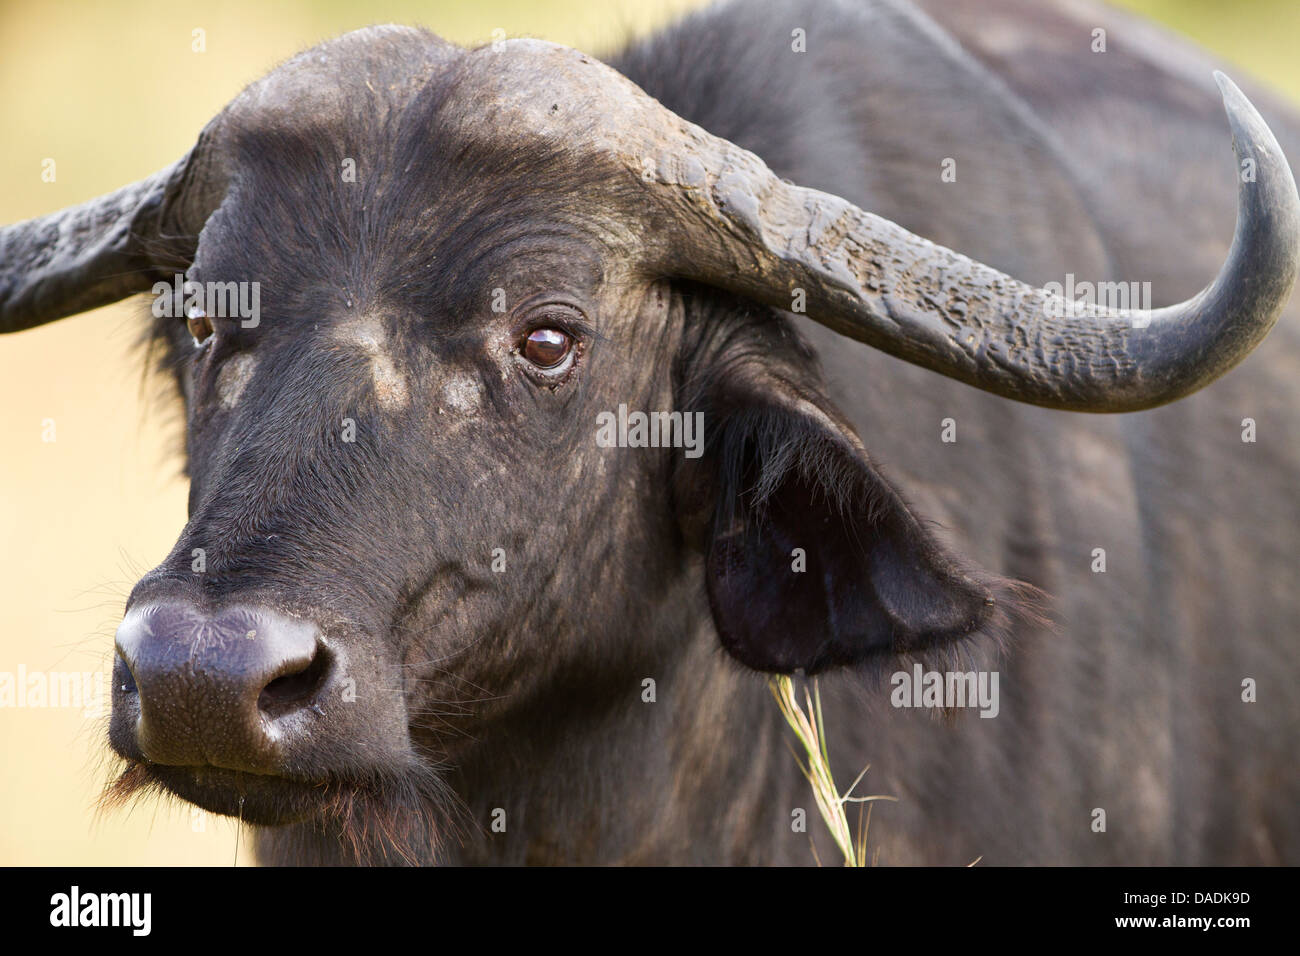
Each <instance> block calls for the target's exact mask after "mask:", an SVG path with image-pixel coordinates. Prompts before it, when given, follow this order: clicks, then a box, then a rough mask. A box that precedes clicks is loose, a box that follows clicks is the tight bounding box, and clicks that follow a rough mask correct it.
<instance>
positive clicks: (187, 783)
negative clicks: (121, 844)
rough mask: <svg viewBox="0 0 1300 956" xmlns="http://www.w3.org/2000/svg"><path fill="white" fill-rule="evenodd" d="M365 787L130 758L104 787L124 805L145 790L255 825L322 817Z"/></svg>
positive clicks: (107, 797) (109, 796)
mask: <svg viewBox="0 0 1300 956" xmlns="http://www.w3.org/2000/svg"><path fill="white" fill-rule="evenodd" d="M364 790H365V787H364V786H362V785H356V784H351V783H347V782H344V781H341V780H318V781H316V780H303V779H295V778H292V777H284V776H273V775H269V774H257V773H249V772H248V771H243V770H229V769H226V768H224V767H211V766H201V767H176V766H168V765H165V764H156V763H149V762H148V761H142V760H128V764H127V767H126V769H125V770H124V771H123V772H122V774H121V775H120V776H118V778H117V779H116V780H115V781H114V782H113V783H112V784H110V785H109V787H108V789H107V790H106V791H105V794H104V799H105V802H106V803H108V804H112V805H117V804H124V803H126V802H127V801H129V800H132V799H134V798H136V797H138V796H141V795H143V794H144V793H165V794H169V795H172V796H176V797H180V798H181V799H182V800H185V801H187V802H189V803H192V804H194V805H195V806H198V807H201V808H202V809H204V810H207V811H208V812H210V813H217V814H220V815H222V816H228V817H234V818H236V819H238V820H242V821H244V822H246V823H251V824H255V825H258V826H284V825H286V824H291V823H302V822H305V821H311V820H319V821H325V820H327V819H329V818H330V817H332V816H335V815H337V814H338V813H339V811H340V809H341V808H342V805H343V804H346V803H351V802H353V801H354V800H356V799H357V798H358V797H363V796H364Z"/></svg>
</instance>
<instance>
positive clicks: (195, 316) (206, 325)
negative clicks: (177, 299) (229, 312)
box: [185, 308, 212, 345]
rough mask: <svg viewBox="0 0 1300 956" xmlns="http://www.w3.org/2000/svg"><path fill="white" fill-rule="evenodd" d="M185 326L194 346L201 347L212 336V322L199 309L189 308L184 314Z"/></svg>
mask: <svg viewBox="0 0 1300 956" xmlns="http://www.w3.org/2000/svg"><path fill="white" fill-rule="evenodd" d="M185 326H186V328H188V329H189V330H190V335H191V336H193V338H194V344H195V345H202V344H203V343H204V342H206V341H207V339H208V336H210V335H211V334H212V322H211V321H210V320H209V319H208V314H207V313H206V312H204V311H203V310H202V309H200V308H191V309H189V310H188V311H187V312H186V313H185Z"/></svg>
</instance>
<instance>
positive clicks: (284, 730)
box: [113, 603, 330, 773]
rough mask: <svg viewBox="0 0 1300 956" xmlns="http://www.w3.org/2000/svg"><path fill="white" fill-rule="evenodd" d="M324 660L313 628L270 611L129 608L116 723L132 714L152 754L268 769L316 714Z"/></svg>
mask: <svg viewBox="0 0 1300 956" xmlns="http://www.w3.org/2000/svg"><path fill="white" fill-rule="evenodd" d="M329 666H330V664H329V652H328V651H327V650H326V649H325V647H324V646H323V644H322V643H321V638H320V633H319V632H318V630H317V628H316V627H315V626H314V625H312V624H310V623H308V622H306V621H302V620H297V619H294V618H290V617H286V616H284V615H282V614H278V613H276V612H274V611H270V610H266V609H262V608H247V607H233V608H226V609H224V610H221V611H218V612H216V613H213V614H211V615H209V614H205V613H204V612H202V611H201V610H200V609H199V608H197V607H195V606H193V605H189V604H183V603H174V604H154V605H150V606H147V607H143V608H134V609H132V610H131V611H130V612H128V614H127V615H126V617H125V618H124V619H123V621H122V624H121V626H120V627H119V628H118V629H117V660H116V662H115V663H114V680H113V717H114V723H118V722H119V721H122V722H123V723H124V724H125V723H128V722H130V721H131V720H132V718H134V724H135V743H136V747H137V749H138V751H139V753H140V755H141V756H143V757H144V758H145V759H147V760H150V761H152V762H154V763H159V764H172V765H177V766H200V765H210V766H217V767H226V768H229V769H233V770H248V771H252V772H254V773H274V772H276V770H277V769H279V767H280V766H281V764H282V754H281V750H282V745H283V743H284V741H285V740H286V738H293V737H295V736H300V735H302V734H303V733H305V732H306V731H307V727H306V726H305V725H306V724H307V723H308V722H310V721H311V720H312V719H313V717H314V716H315V715H316V714H319V712H320V711H319V705H318V703H317V698H318V697H319V695H320V692H321V689H322V687H323V685H324V683H325V680H326V678H327V675H328V671H329ZM123 729H126V728H125V726H124V727H123Z"/></svg>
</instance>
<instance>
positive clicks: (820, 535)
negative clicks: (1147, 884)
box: [0, 0, 1300, 864]
mask: <svg viewBox="0 0 1300 956" xmlns="http://www.w3.org/2000/svg"><path fill="white" fill-rule="evenodd" d="M1099 31H1101V32H1099ZM1099 37H1101V38H1103V42H1101V43H1100V44H1099V43H1098V38H1099ZM1216 80H1217V86H1216ZM1248 92H1249V95H1250V100H1253V102H1254V103H1256V104H1258V106H1259V108H1260V112H1262V113H1263V114H1264V115H1266V116H1267V117H1268V118H1269V121H1270V122H1271V123H1272V125H1273V130H1275V131H1276V139H1275V138H1274V134H1273V133H1271V132H1270V130H1269V127H1268V126H1266V125H1265V122H1264V120H1263V119H1261V115H1260V112H1256V109H1255V107H1253V106H1252V105H1251V101H1250V100H1248V99H1247V96H1246V95H1245V94H1243V93H1242V92H1241V90H1239V89H1238V88H1237V87H1236V86H1235V85H1234V84H1233V83H1232V82H1231V81H1230V80H1228V79H1227V78H1226V77H1224V76H1222V75H1221V74H1216V73H1215V69H1214V64H1213V63H1211V62H1210V61H1209V60H1208V59H1207V58H1206V57H1204V56H1203V55H1202V54H1201V53H1199V52H1197V51H1196V50H1194V49H1192V48H1190V47H1189V46H1187V45H1186V44H1185V43H1183V42H1182V41H1179V40H1177V39H1175V38H1173V37H1171V36H1169V35H1166V34H1165V33H1163V32H1160V31H1159V30H1157V29H1155V28H1153V27H1151V26H1148V25H1145V24H1143V23H1141V22H1139V21H1136V20H1134V19H1132V18H1130V17H1129V16H1127V15H1124V14H1121V13H1118V12H1115V11H1111V10H1108V9H1102V8H1094V7H1092V6H1089V5H1085V4H1082V3H1059V4H1045V3H1040V2H1039V0H995V2H987V3H985V2H980V3H975V2H973V0H972V2H969V3H948V2H942V0H920V2H919V3H918V4H913V5H909V4H906V3H903V2H902V0H863V2H856V3H851V2H832V0H807V2H790V0H782V2H766V0H764V2H758V3H739V2H737V3H727V4H723V5H721V6H717V7H714V8H711V9H707V10H704V11H701V12H698V13H696V14H694V15H691V16H689V17H687V18H686V19H685V20H683V21H681V22H680V23H678V24H676V25H675V26H672V27H670V28H668V29H666V30H664V31H662V32H660V33H658V34H657V35H654V36H652V37H650V38H648V39H644V40H639V41H636V42H633V43H632V44H631V45H630V46H628V47H627V48H626V49H623V50H621V51H619V52H617V53H615V54H614V55H613V56H611V57H608V58H607V59H606V62H604V63H602V62H601V61H598V60H597V59H595V58H593V57H591V56H587V55H585V54H583V53H580V52H578V51H576V50H572V49H567V48H564V47H560V46H556V45H554V44H551V43H546V42H542V41H538V40H530V39H512V40H506V41H499V42H494V43H490V44H487V45H484V46H481V47H479V48H476V49H464V48H461V47H458V46H454V45H452V44H450V43H447V42H444V41H442V40H440V39H439V38H438V37H436V36H434V35H433V34H431V33H428V32H424V31H422V30H418V29H410V28H403V27H373V28H369V29H365V30H360V31H357V32H355V33H350V34H348V35H346V36H343V37H341V38H339V39H337V40H334V41H332V42H328V43H324V44H322V45H320V46H318V47H315V48H314V49H311V50H309V51H307V52H305V53H302V54H300V55H299V56H297V57H295V58H293V59H292V60H289V61H288V62H286V63H285V64H283V65H282V66H280V67H278V68H276V69H275V70H274V71H272V72H271V73H270V74H268V75H267V76H266V77H265V78H263V79H261V80H259V81H258V82H256V83H254V84H252V85H251V86H250V87H248V88H247V89H246V90H245V91H244V92H243V93H242V94H241V95H240V96H238V97H237V98H236V99H235V100H234V101H232V102H231V103H230V104H229V106H227V107H226V108H225V109H224V110H223V111H222V112H221V113H220V114H219V115H218V116H217V117H216V118H215V119H213V120H212V122H211V123H209V124H208V126H207V127H206V128H205V129H204V130H203V132H202V134H201V136H200V137H199V139H198V142H197V143H196V144H195V145H194V147H193V149H192V150H191V151H190V152H189V153H188V154H187V155H186V156H185V157H183V158H182V159H180V160H179V161H178V162H177V163H176V164H175V165H173V166H171V167H169V168H167V169H164V170H162V171H161V172H159V173H157V174H155V175H153V176H151V177H149V178H147V179H144V180H142V181H141V182H139V183H136V184H135V185H131V186H127V187H124V188H122V189H120V190H118V191H117V192H115V193H113V194H111V195H108V196H104V197H102V198H99V199H96V200H93V201H91V202H88V203H86V204H84V205H81V206H78V207H76V208H73V209H68V210H65V211H62V212H55V213H51V214H49V215H47V216H44V217H42V218H38V219H35V220H31V221H28V222H23V223H18V224H16V225H10V226H7V227H5V228H4V229H3V230H0V331H6V332H12V331H17V330H21V329H27V328H31V327H33V326H37V325H40V324H42V323H45V322H49V321H52V320H55V319H58V318H60V317H62V316H67V315H70V314H73V313H76V312H80V311H83V310H86V309H90V308H94V307H96V306H100V305H103V304H105V303H108V302H112V301H115V300H117V299H121V298H123V297H126V296H128V295H131V294H136V293H151V294H152V295H151V298H150V300H149V302H150V306H149V308H150V312H151V315H152V317H151V319H150V320H149V326H150V333H149V334H150V335H151V336H152V337H153V339H154V341H155V344H157V345H158V346H159V348H160V349H161V351H162V352H164V353H165V359H164V365H165V366H166V368H167V369H168V370H169V371H170V373H171V374H174V376H175V379H176V382H177V384H178V386H179V391H180V393H181V394H182V395H183V398H184V402H185V408H186V420H187V431H186V435H187V462H188V463H187V473H188V475H189V478H190V482H191V485H190V497H189V520H188V522H187V524H186V525H185V527H184V529H183V530H182V531H181V533H180V537H179V538H178V540H177V542H176V545H175V547H174V549H173V550H172V552H171V553H170V554H169V555H167V556H166V557H165V558H164V559H163V560H162V561H161V563H159V564H158V565H157V567H156V568H154V569H153V570H152V571H150V572H149V573H148V574H147V575H145V576H144V577H143V578H142V579H141V580H140V581H139V583H138V584H137V585H136V587H135V588H134V590H133V592H132V593H131V596H130V599H129V601H128V603H127V607H126V612H125V618H124V620H123V621H122V623H121V627H120V628H119V630H118V633H117V642H116V647H117V656H116V659H115V664H114V672H113V702H112V719H111V726H110V730H109V738H110V742H111V746H112V748H113V750H114V751H115V752H116V753H117V754H118V755H120V756H121V758H123V760H124V761H125V767H124V769H123V771H122V774H121V776H120V778H118V779H117V782H116V783H115V784H114V786H113V788H112V796H115V797H117V798H120V799H127V798H129V797H131V796H132V795H134V794H138V793H140V792H142V791H148V790H151V789H159V790H163V791H166V792H169V793H171V794H175V795H178V796H179V797H181V798H183V799H185V800H188V801H192V802H193V803H195V804H198V805H200V806H202V807H205V808H207V809H209V810H211V811H215V812H217V813H224V814H230V815H238V816H241V817H242V818H243V819H244V820H246V821H249V822H251V823H252V824H255V825H256V826H257V828H258V829H257V832H258V837H257V843H258V852H259V857H260V859H261V860H262V861H263V862H266V863H346V862H394V863H398V862H419V863H427V862H447V863H457V862H460V863H481V862H498V863H562V862H574V863H577V862H623V863H769V862H779V863H811V862H812V861H813V860H814V856H813V852H812V849H811V848H810V846H809V839H810V836H811V837H812V838H813V839H814V840H815V841H816V842H817V858H819V859H820V860H822V861H827V860H831V859H834V850H833V847H832V846H831V845H830V844H829V843H828V842H827V841H826V838H825V836H824V835H821V834H820V832H819V826H818V825H817V824H816V818H815V811H813V810H812V808H813V803H812V797H811V793H810V791H809V789H808V785H807V783H806V781H805V780H804V779H803V777H802V776H801V774H800V770H799V767H798V765H797V764H796V761H795V760H794V759H792V757H791V755H790V753H789V752H788V750H787V747H786V742H787V740H788V739H789V730H788V728H786V727H785V725H784V723H783V721H782V717H781V714H780V713H779V711H778V710H777V708H776V707H775V706H774V704H773V701H772V700H771V697H770V695H769V691H768V687H767V675H768V674H771V673H779V674H791V673H796V672H800V671H802V673H803V674H805V675H814V674H818V673H821V672H827V676H826V677H825V678H824V680H823V683H824V689H825V696H826V703H825V725H826V728H827V733H828V734H829V736H830V742H831V748H832V751H831V759H832V764H833V765H834V766H835V767H836V768H837V769H838V770H839V771H840V773H841V774H842V775H843V774H847V775H848V776H850V777H851V775H852V774H853V773H856V772H857V770H858V769H860V768H861V767H862V766H864V765H865V764H867V763H869V764H870V770H869V771H868V773H867V776H866V778H865V779H866V780H867V781H868V783H867V784H866V787H867V788H869V791H870V792H871V793H874V794H881V795H888V796H891V797H894V798H896V799H897V802H896V803H887V804H881V805H879V807H878V808H877V810H876V812H875V814H874V818H873V820H872V822H871V826H870V830H869V832H868V838H869V845H870V849H871V852H872V854H873V856H874V858H875V859H877V860H878V861H879V862H881V863H918V862H919V863H943V864H966V863H970V862H971V861H973V860H975V859H977V858H982V859H983V860H984V861H986V862H991V863H1008V862H1014V863H1069V862H1076V863H1169V864H1192V863H1216V864H1219V863H1243V862H1265V863H1280V862H1289V863H1296V862H1300V815H1297V813H1296V807H1297V805H1298V803H1300V772H1298V771H1297V761H1296V750H1297V745H1298V744H1300V695H1297V694H1295V693H1293V692H1292V690H1291V688H1289V687H1288V686H1287V682H1288V681H1291V680H1294V679H1295V677H1296V675H1297V674H1298V673H1300V641H1297V640H1296V634H1295V631H1296V622H1297V621H1298V620H1300V588H1297V587H1296V586H1295V579H1296V568H1297V567H1300V534H1297V530H1296V529H1297V526H1300V494H1298V493H1297V476H1300V414H1298V413H1297V409H1300V317H1298V316H1297V315H1296V314H1295V312H1296V308H1295V307H1294V306H1288V305H1287V302H1288V298H1289V294H1290V291H1291V287H1292V284H1293V281H1294V279H1295V275H1296V270H1297V261H1298V257H1300V200H1298V199H1297V195H1296V187H1295V183H1294V181H1293V179H1292V176H1291V172H1290V170H1289V168H1288V166H1287V162H1286V160H1285V158H1284V155H1283V154H1284V152H1287V153H1290V154H1292V155H1296V154H1300V118H1297V115H1296V114H1295V113H1294V112H1293V111H1292V110H1290V109H1289V108H1288V107H1286V106H1285V105H1283V104H1281V103H1280V102H1278V101H1277V100H1275V99H1273V98H1271V97H1269V96H1268V95H1267V94H1265V93H1263V92H1262V91H1257V90H1254V89H1253V88H1251V89H1249V90H1248ZM1225 109H1226V119H1225V113H1224V110H1225ZM1279 143H1280V144H1281V145H1280V146H1279ZM1230 144H1231V147H1232V149H1230V148H1229V146H1230ZM1233 149H1235V155H1234V152H1233ZM1234 200H1235V206H1234ZM1234 209H1235V215H1236V232H1235V235H1234V233H1233V228H1232V223H1233V215H1234ZM953 250H956V251H953ZM968 257H969V258H968ZM1216 273H1217V275H1216ZM1103 289H1104V290H1106V296H1100V297H1099V296H1098V295H1097V293H1099V292H1101V291H1102V290H1103ZM1067 290H1068V291H1067ZM1085 290H1086V291H1085ZM1130 290H1131V291H1134V292H1135V299H1134V301H1129V302H1122V303H1116V302H1114V301H1100V299H1102V298H1109V297H1110V296H1111V294H1112V293H1116V292H1126V293H1127V292H1128V291H1130ZM1148 299H1149V301H1148ZM1279 318H1281V321H1280V323H1278V328H1277V329H1276V331H1274V332H1273V334H1272V335H1271V336H1269V337H1268V339H1267V340H1266V341H1264V337H1265V335H1266V334H1267V333H1268V332H1269V330H1270V328H1271V327H1272V326H1273V325H1274V323H1275V322H1277V321H1278V320H1279ZM1261 343H1262V344H1261ZM1257 346H1258V349H1257V352H1256V354H1255V355H1253V356H1250V357H1249V358H1247V356H1248V354H1249V353H1250V352H1251V351H1252V350H1253V349H1256V347H1257ZM1238 363H1240V364H1241V367H1240V369H1238V370H1236V371H1234V372H1232V374H1230V375H1226V376H1225V377H1223V378H1222V379H1221V380H1218V381H1216V380H1217V379H1220V376H1224V373H1226V372H1228V371H1229V370H1230V369H1232V368H1233V367H1234V366H1236V365H1238ZM936 373H937V374H936ZM1211 383H1213V384H1212V385H1211ZM1205 386H1210V387H1208V388H1205ZM1202 388H1204V391H1200V392H1199V393H1198V394H1196V395H1194V396H1192V397H1190V398H1187V399H1186V400H1183V401H1175V400H1178V399H1182V398H1183V397H1184V396H1188V395H1191V393H1193V392H1198V390H1200V389H1202ZM1169 403H1174V404H1169ZM1079 412H1108V413H1118V412H1124V413H1133V414H1123V415H1113V414H1112V415H1081V414H1075V413H1079ZM931 671H933V672H934V673H936V674H939V675H940V678H941V679H944V680H946V679H947V677H946V676H945V675H949V674H967V673H969V674H971V675H973V676H975V677H977V678H979V682H978V686H979V687H980V688H981V692H982V693H983V692H984V691H988V690H990V688H991V689H992V691H995V692H996V698H997V699H996V700H995V701H984V702H983V703H984V704H986V705H987V706H984V707H983V708H982V709H981V710H980V711H979V712H976V713H971V712H969V711H962V710H961V708H960V707H959V706H956V705H955V704H954V701H953V700H952V699H950V698H949V697H947V696H943V697H942V699H941V700H937V701H929V702H927V701H925V700H917V699H915V697H914V696H913V693H912V692H913V690H918V691H919V690H922V689H923V687H924V686H927V685H928V680H929V679H928V676H927V675H928V674H929V673H930V672H931ZM993 677H996V682H994V681H993V680H992V678H993ZM976 686H977V683H976V682H972V684H971V687H972V688H974V687H976ZM972 692H974V691H973V690H972ZM900 693H901V694H902V697H904V698H907V700H900V697H899V695H900ZM919 696H922V697H924V692H923V693H922V694H921V695H919ZM907 702H910V703H912V704H918V703H921V704H925V706H919V707H917V706H909V707H905V706H897V705H898V704H900V703H907ZM940 704H941V705H942V706H938V705H940ZM943 715H946V717H944V716H943ZM982 715H983V716H988V717H990V718H991V719H983V717H982ZM936 716H938V717H939V718H940V719H936ZM842 782H844V781H842ZM861 792H866V791H861ZM804 811H810V812H811V813H812V814H813V821H812V822H809V823H808V827H807V829H808V832H803V827H802V826H800V825H799V820H800V819H801V817H800V814H801V813H802V812H804Z"/></svg>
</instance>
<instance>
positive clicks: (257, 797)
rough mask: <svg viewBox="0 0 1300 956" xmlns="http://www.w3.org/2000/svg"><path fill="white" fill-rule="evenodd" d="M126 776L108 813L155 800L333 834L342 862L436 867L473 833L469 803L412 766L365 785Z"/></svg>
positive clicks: (188, 774)
mask: <svg viewBox="0 0 1300 956" xmlns="http://www.w3.org/2000/svg"><path fill="white" fill-rule="evenodd" d="M119 756H122V757H123V759H124V760H125V761H126V766H125V769H124V770H123V771H122V773H121V774H120V775H119V776H118V777H117V779H116V780H114V781H113V782H112V783H111V784H109V786H108V787H107V788H106V789H105V791H104V793H103V795H102V796H101V798H100V804H101V807H103V808H104V809H113V808H117V807H122V806H125V805H126V804H128V803H130V802H132V801H133V800H134V799H136V798H137V797H141V796H144V795H146V794H155V795H162V796H169V797H179V798H181V799H182V800H185V801H188V802H189V803H192V804H194V805H195V806H198V807H200V808H202V809H204V810H207V811H208V812H210V813H217V814H221V815H222V816H228V817H233V818H235V819H237V820H240V821H241V822H244V823H248V824H250V825H253V826H258V827H283V826H290V825H300V826H307V827H309V828H310V829H311V830H313V831H316V832H319V833H322V834H328V835H329V837H330V839H331V841H332V842H333V843H335V844H336V845H338V846H339V847H340V848H341V849H342V857H341V859H342V860H348V861H351V862H353V863H358V864H363V865H376V864H399V865H414V864H422V863H431V862H436V861H437V859H438V854H439V852H440V850H441V848H442V846H443V845H444V843H445V842H446V841H447V840H448V839H450V840H452V841H455V842H463V841H464V839H465V838H466V835H467V833H468V832H469V830H470V829H472V826H471V824H470V822H469V820H468V818H467V816H466V813H467V811H466V808H465V805H464V803H463V802H462V801H461V800H460V799H459V798H458V797H457V796H456V794H455V793H454V791H453V790H452V789H451V787H450V786H449V784H448V782H447V781H446V779H445V778H444V777H443V775H442V774H441V773H440V772H438V770H436V769H435V768H434V767H433V766H431V765H430V764H427V763H423V764H422V763H421V762H419V761H418V760H417V759H414V758H412V759H410V760H407V761H405V762H404V765H400V766H394V767H388V768H384V769H382V770H378V769H376V770H375V772H374V773H371V774H369V775H364V776H361V777H354V776H342V775H337V774H330V775H328V776H323V777H322V778H321V779H313V780H309V779H303V778H299V777H291V776H287V775H279V774H258V773H251V772H249V771H246V770H231V769H227V768H224V767H215V766H207V765H205V766H172V765H168V764H158V763H153V762H151V761H148V760H143V759H141V758H140V757H138V756H134V755H132V756H127V755H121V754H119Z"/></svg>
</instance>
